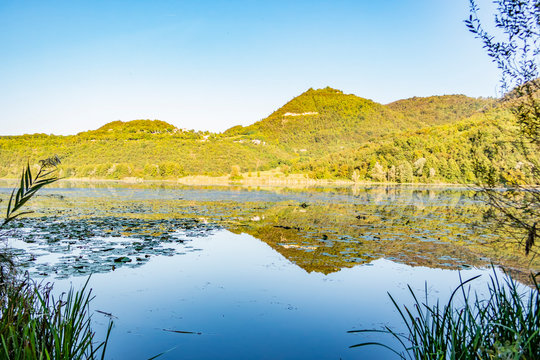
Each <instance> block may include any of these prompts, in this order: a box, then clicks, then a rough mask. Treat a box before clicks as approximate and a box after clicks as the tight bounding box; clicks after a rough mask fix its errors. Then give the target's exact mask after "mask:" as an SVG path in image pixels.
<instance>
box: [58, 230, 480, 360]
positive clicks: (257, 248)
mask: <svg viewBox="0 0 540 360" xmlns="http://www.w3.org/2000/svg"><path fill="white" fill-rule="evenodd" d="M191 244H192V245H193V246H194V247H196V248H199V249H201V250H202V251H195V252H189V253H186V254H184V255H176V256H172V257H165V256H158V257H154V258H152V259H151V260H150V261H149V262H148V263H147V264H145V265H144V266H142V267H139V268H121V269H118V270H116V271H114V272H110V273H103V274H95V275H94V276H93V277H92V278H91V283H90V286H91V287H92V288H93V289H94V294H95V295H96V298H95V300H94V302H93V304H92V307H93V309H98V310H102V311H105V312H110V313H112V314H113V315H114V316H116V317H117V318H118V319H115V327H114V329H113V332H112V336H111V342H110V345H109V349H108V350H109V351H108V357H109V358H111V359H139V358H140V359H143V358H148V357H150V356H152V355H156V354H158V353H160V352H162V351H165V350H169V349H171V350H170V351H169V352H168V353H166V354H165V355H164V356H163V357H162V358H164V359H176V358H182V359H339V358H341V359H360V358H362V359H385V358H388V359H391V358H393V357H392V356H391V355H392V354H391V353H390V352H388V351H386V350H384V349H382V348H378V347H368V348H363V349H362V348H361V349H348V346H350V345H352V344H356V343H358V342H362V341H367V340H373V339H376V337H373V336H359V335H355V334H347V333H346V331H347V330H351V329H359V328H377V327H381V326H382V325H383V324H387V323H393V324H397V322H396V320H397V316H398V315H397V313H396V312H395V311H394V310H393V307H392V306H391V303H390V300H389V298H388V295H387V292H391V293H392V295H394V296H395V298H396V299H397V301H398V302H400V303H402V302H407V303H410V300H411V299H410V296H409V295H408V294H407V289H406V284H410V285H411V286H412V288H413V289H415V290H417V291H418V292H419V293H420V292H423V290H424V282H425V281H427V283H428V290H429V294H430V296H431V297H432V298H433V297H441V299H443V301H444V299H445V298H447V297H448V296H449V293H450V292H451V290H452V289H453V288H454V287H455V286H456V285H457V284H458V282H459V277H458V272H457V271H450V270H440V269H429V268H424V267H410V266H407V265H401V264H396V263H393V262H391V261H388V260H376V261H374V262H373V263H371V264H370V265H369V266H367V265H364V266H357V267H354V268H349V269H342V270H341V271H339V272H336V273H332V274H330V275H327V276H325V275H323V274H320V273H316V272H313V273H307V272H305V271H304V270H302V269H301V268H299V267H297V266H295V265H294V264H293V263H291V262H289V261H288V260H286V259H285V258H284V257H282V256H281V255H279V254H278V253H277V252H275V251H274V250H272V248H270V247H269V246H268V245H266V244H265V243H263V242H261V241H258V240H257V239H255V238H253V237H251V236H249V235H234V234H232V233H229V232H227V231H219V232H217V233H214V234H213V235H210V236H208V237H201V238H197V239H195V240H193V242H192V243H191ZM480 273H487V271H483V270H476V269H472V270H467V271H462V275H463V277H464V278H465V279H467V278H470V277H472V276H474V275H476V274H480ZM486 279H487V277H486ZM83 282H84V278H82V277H76V278H72V279H71V280H57V283H56V288H55V289H56V291H60V290H62V289H65V288H67V287H68V286H69V284H70V283H73V284H74V285H75V286H76V287H79V286H80V285H81V284H82V283H83ZM481 283H482V282H480V281H477V282H476V285H477V286H478V285H479V284H481ZM93 319H94V324H95V326H96V329H97V330H98V332H99V335H100V336H103V332H104V330H105V327H106V325H107V319H106V317H104V316H103V315H102V314H100V313H94V315H93ZM163 329H169V330H180V331H195V332H201V333H202V335H190V334H178V333H172V332H166V331H163Z"/></svg>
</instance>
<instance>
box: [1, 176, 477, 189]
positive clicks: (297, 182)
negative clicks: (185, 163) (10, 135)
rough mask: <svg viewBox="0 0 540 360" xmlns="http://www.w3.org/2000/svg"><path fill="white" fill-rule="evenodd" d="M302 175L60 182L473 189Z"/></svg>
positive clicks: (80, 179) (74, 179) (8, 179)
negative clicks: (235, 178)
mask: <svg viewBox="0 0 540 360" xmlns="http://www.w3.org/2000/svg"><path fill="white" fill-rule="evenodd" d="M299 175H300V176H304V175H303V174H291V175H290V178H289V177H270V176H264V177H244V178H242V179H238V180H231V179H230V178H229V176H215V177H214V176H205V175H193V176H186V177H182V178H178V179H142V178H123V179H100V178H63V179H60V180H59V181H60V182H88V183H116V184H126V185H128V184H129V185H135V184H152V183H156V184H170V185H185V186H270V187H273V186H275V187H278V186H280V187H283V186H285V187H313V186H315V187H354V186H407V187H414V186H427V187H477V186H476V185H474V184H452V183H442V182H437V183H420V182H418V183H397V182H371V181H362V182H354V181H352V180H343V179H341V180H330V179H310V178H305V177H304V178H300V177H299ZM0 181H6V182H14V183H15V182H18V181H19V179H18V178H0Z"/></svg>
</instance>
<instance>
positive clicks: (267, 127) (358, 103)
mask: <svg viewBox="0 0 540 360" xmlns="http://www.w3.org/2000/svg"><path fill="white" fill-rule="evenodd" d="M491 103H492V100H489V99H473V98H469V97H466V96H464V95H449V96H433V97H430V98H413V99H408V100H402V101H400V102H396V103H392V104H389V105H386V106H385V105H381V104H378V103H376V102H373V101H371V100H368V99H364V98H361V97H358V96H355V95H347V94H343V92H341V91H339V90H335V89H332V88H328V87H327V88H325V89H319V90H313V89H309V90H308V91H306V92H305V93H303V94H301V95H300V96H297V97H296V98H294V99H292V100H291V101H289V102H288V103H287V104H285V105H284V106H283V107H281V108H280V109H278V110H277V111H275V112H274V113H272V114H271V115H270V116H269V117H267V118H266V119H264V120H261V121H259V122H257V123H255V124H253V125H250V126H247V127H240V126H237V127H234V128H232V129H230V130H228V131H227V132H225V134H226V135H230V136H232V135H237V136H242V135H243V136H249V137H252V136H258V137H260V138H261V139H264V140H265V141H268V142H273V143H276V144H279V145H280V146H281V147H283V148H284V149H286V150H288V151H292V152H294V153H298V154H300V155H302V156H307V157H317V156H321V155H324V154H325V153H326V154H327V153H329V152H333V151H337V150H340V149H344V148H350V147H351V146H353V145H355V144H361V143H364V142H366V141H369V140H375V139H377V138H379V137H380V136H383V135H387V134H389V133H396V132H401V131H405V130H412V129H419V128H423V127H427V126H432V125H439V124H444V123H450V122H453V121H456V120H458V119H461V118H463V117H467V116H470V115H472V114H473V113H474V112H475V111H478V110H480V109H482V108H485V107H486V106H488V105H490V104H491Z"/></svg>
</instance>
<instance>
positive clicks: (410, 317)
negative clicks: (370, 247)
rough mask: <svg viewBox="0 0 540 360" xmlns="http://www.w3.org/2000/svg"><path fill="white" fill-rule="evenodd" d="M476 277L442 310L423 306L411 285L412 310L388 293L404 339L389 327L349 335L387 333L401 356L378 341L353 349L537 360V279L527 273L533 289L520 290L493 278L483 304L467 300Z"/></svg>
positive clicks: (477, 299)
mask: <svg viewBox="0 0 540 360" xmlns="http://www.w3.org/2000/svg"><path fill="white" fill-rule="evenodd" d="M476 278H478V276H477V277H474V278H472V279H469V280H467V281H462V282H461V284H460V285H459V286H458V287H457V288H456V289H455V290H454V292H453V293H452V296H451V297H450V299H449V300H448V303H446V304H445V305H444V306H441V305H440V304H439V302H438V301H437V303H436V304H435V305H429V303H428V302H427V300H426V301H425V302H421V301H420V300H419V299H418V297H417V296H416V294H415V293H414V291H413V290H412V289H411V287H409V291H410V293H411V295H412V297H413V299H414V305H413V307H412V308H409V307H407V306H400V305H398V303H397V302H396V300H395V299H394V298H393V297H392V295H390V299H391V300H392V303H393V304H394V307H395V309H396V310H397V311H398V312H399V314H400V316H401V320H402V321H403V323H404V325H405V326H406V328H407V334H405V335H403V334H400V333H398V332H396V331H394V330H393V329H391V328H390V327H385V329H383V330H353V331H349V332H351V333H365V332H380V333H385V334H388V335H390V336H392V337H393V338H394V339H396V340H397V341H398V342H399V344H401V346H402V348H401V352H400V349H393V348H390V347H389V346H387V345H385V344H384V343H379V342H376V343H373V342H370V343H361V344H357V345H353V346H352V347H360V346H367V345H378V346H382V347H385V348H388V349H390V350H391V351H393V352H395V353H396V354H397V355H399V356H400V358H401V359H425V360H428V359H463V360H467V359H523V360H527V359H539V358H540V286H539V285H538V282H537V281H536V278H535V277H533V276H532V275H531V278H532V281H533V287H532V288H531V289H529V290H528V292H522V291H521V290H520V286H519V285H518V284H517V283H516V281H514V280H513V279H512V278H511V277H510V276H509V275H507V276H506V279H505V281H504V282H501V281H500V280H499V279H498V277H497V276H496V274H494V275H493V276H492V277H491V282H490V284H489V296H488V297H487V299H485V300H483V299H482V298H481V297H480V296H479V295H477V294H475V295H474V296H471V295H470V291H467V290H465V288H464V287H465V285H466V284H467V283H469V282H470V281H472V280H474V279H476ZM459 294H461V295H462V296H461V297H460V298H459V302H458V301H456V300H455V299H456V298H458V295H459ZM426 299H427V286H426ZM457 304H463V305H457Z"/></svg>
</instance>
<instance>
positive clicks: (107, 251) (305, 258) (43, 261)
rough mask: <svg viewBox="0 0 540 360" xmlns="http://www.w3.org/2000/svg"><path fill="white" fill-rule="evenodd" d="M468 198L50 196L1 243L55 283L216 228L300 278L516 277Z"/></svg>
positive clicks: (242, 192) (452, 193)
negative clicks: (374, 265)
mask: <svg viewBox="0 0 540 360" xmlns="http://www.w3.org/2000/svg"><path fill="white" fill-rule="evenodd" d="M353 190H354V189H353ZM0 195H1V192H0ZM473 195H474V192H473V191H470V190H468V189H455V188H411V187H401V188H399V187H370V188H369V189H368V188H366V189H363V190H359V189H356V191H353V192H352V193H351V190H350V189H349V190H347V189H346V188H338V189H333V191H328V190H326V191H320V192H319V191H317V190H316V189H315V190H313V191H312V190H308V189H304V190H303V191H300V190H291V189H275V191H274V192H271V191H269V190H262V191H257V190H256V189H255V190H254V189H241V188H234V189H233V188H229V189H227V188H216V189H212V188H185V187H182V188H170V189H163V188H157V189H145V188H143V189H128V188H117V187H114V188H92V189H83V188H79V189H77V188H74V189H55V190H51V193H49V194H46V196H38V199H36V201H35V202H34V203H32V204H31V207H32V210H34V211H35V212H36V214H39V216H36V217H33V218H25V219H21V220H20V221H17V222H13V223H12V224H11V227H10V228H9V237H10V238H11V239H12V247H14V248H17V250H15V249H13V250H12V251H13V252H16V253H17V255H18V256H19V257H20V259H22V260H23V263H25V264H26V266H27V267H28V268H29V269H30V270H31V271H37V272H38V273H40V274H42V275H52V276H57V277H67V276H71V275H85V274H90V273H93V272H104V271H111V270H115V269H118V268H119V267H123V266H127V267H137V266H141V265H143V264H144V263H146V262H147V261H148V260H149V259H151V258H152V257H154V256H171V255H175V254H180V253H185V252H189V251H196V249H190V248H189V247H188V246H187V244H188V243H189V242H190V241H191V240H192V239H193V238H195V237H199V236H206V235H208V234H209V233H210V232H212V231H213V230H215V229H223V228H224V229H227V230H229V231H232V232H234V233H248V234H250V235H252V236H254V237H256V238H258V239H260V240H262V241H264V242H266V243H267V244H268V245H270V246H271V247H272V248H274V249H275V250H276V251H278V252H279V253H281V254H282V255H283V256H285V257H286V258H288V259H289V260H291V261H293V262H294V263H296V264H297V265H298V266H300V267H302V268H303V269H305V270H306V271H308V272H311V271H317V272H321V273H329V272H334V271H337V270H339V269H341V268H344V267H352V266H355V265H358V264H367V263H369V262H371V261H373V260H375V259H378V258H387V259H393V261H397V262H401V263H405V264H409V265H413V266H429V267H439V268H451V269H461V268H468V267H471V266H473V267H474V266H487V265H488V264H489V263H490V262H493V263H496V264H500V265H504V266H505V267H506V268H507V269H510V270H511V271H513V272H514V274H515V273H520V274H521V275H523V277H522V278H526V274H528V272H529V270H530V269H531V268H533V269H534V268H538V260H535V261H536V262H533V263H530V264H529V263H528V260H527V259H524V258H523V257H522V256H521V254H520V253H519V250H518V251H515V250H516V249H514V248H513V247H512V246H511V244H510V245H509V244H508V243H506V242H504V243H498V242H497V240H498V239H499V237H498V235H497V234H493V233H491V232H489V231H487V230H486V228H485V227H484V226H479V225H482V218H481V211H480V210H481V209H479V206H480V204H479V203H478V202H477V201H476V200H475V199H474V196H473ZM211 199H215V200H214V201H213V200H211Z"/></svg>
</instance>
